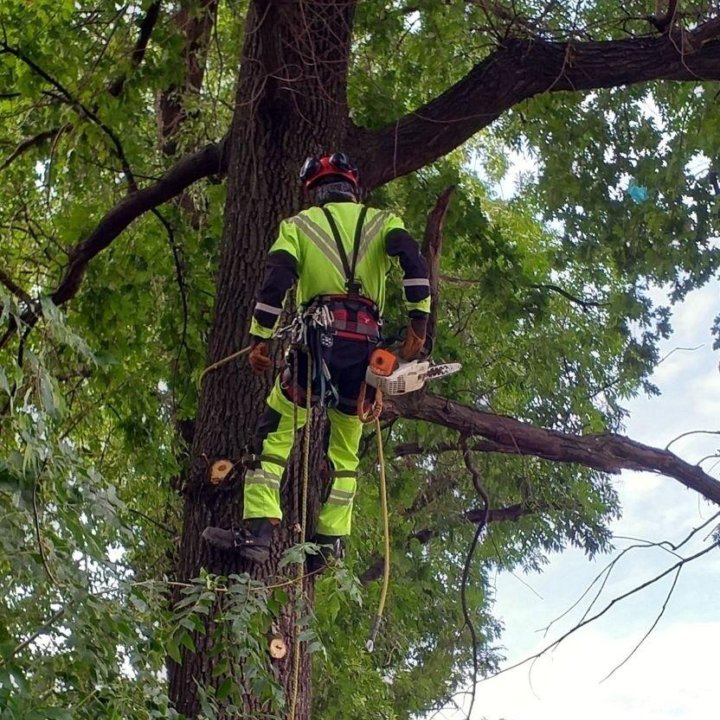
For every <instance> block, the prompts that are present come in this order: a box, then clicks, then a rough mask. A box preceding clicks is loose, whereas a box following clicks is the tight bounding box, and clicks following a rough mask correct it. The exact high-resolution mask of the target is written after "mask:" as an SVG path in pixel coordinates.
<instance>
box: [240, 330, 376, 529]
mask: <svg viewBox="0 0 720 720" xmlns="http://www.w3.org/2000/svg"><path fill="white" fill-rule="evenodd" d="M371 350H372V347H371V346H370V345H369V344H368V343H367V342H363V341H354V340H344V339H339V338H335V341H334V343H333V346H332V347H331V348H327V349H325V350H324V359H325V363H326V365H327V367H328V369H329V371H330V378H331V382H333V384H334V385H335V386H336V388H337V390H338V392H339V396H340V401H339V403H338V406H337V407H336V408H328V411H327V416H328V421H329V425H330V432H329V436H328V437H327V449H326V453H327V458H328V461H329V464H330V470H331V473H332V486H331V488H330V493H329V495H328V496H327V498H326V499H325V501H324V502H323V505H322V507H321V509H320V515H319V517H318V522H317V525H316V528H317V532H318V533H320V534H323V535H334V536H342V535H349V534H350V529H351V524H352V508H353V498H354V497H355V490H356V487H357V469H358V464H359V461H358V447H359V445H360V437H361V435H362V423H361V422H360V420H359V418H358V416H357V397H358V394H359V392H360V386H361V385H362V382H363V381H364V379H365V370H366V369H367V364H368V358H369V354H370V351H371ZM291 362H294V363H295V364H296V365H295V367H291V372H290V373H286V381H285V382H283V381H282V379H281V377H280V376H278V377H277V378H276V379H275V384H274V385H273V389H272V391H271V392H270V395H269V396H268V398H267V409H266V411H265V413H264V415H263V417H262V418H261V420H260V424H259V426H258V430H257V433H256V436H255V453H256V456H257V459H256V462H255V467H254V469H250V470H248V471H247V473H246V475H245V488H244V511H243V517H244V518H245V519H250V518H260V517H265V518H281V517H282V510H281V507H280V481H281V478H282V474H283V471H284V470H285V467H286V465H287V461H288V458H289V456H290V452H291V451H292V447H293V443H294V441H295V433H294V428H295V427H296V426H297V429H301V428H302V427H304V426H305V423H306V422H307V408H306V402H305V401H304V400H303V399H302V398H300V397H298V396H299V395H300V394H302V395H304V394H305V392H307V388H306V384H307V356H306V355H304V354H303V353H298V354H297V355H296V356H294V359H292V360H291ZM287 375H289V376H290V378H289V383H288V378H287ZM295 381H296V382H297V385H298V386H299V387H300V388H302V390H303V392H302V393H298V392H293V388H292V385H293V383H294V382H295ZM284 385H285V386H286V387H283V386H284ZM312 391H313V393H314V394H316V393H317V392H318V391H319V385H318V383H317V382H313V383H312ZM291 398H295V399H296V401H297V405H295V404H294V403H293V401H292V400H291ZM295 413H297V418H296V419H295Z"/></svg>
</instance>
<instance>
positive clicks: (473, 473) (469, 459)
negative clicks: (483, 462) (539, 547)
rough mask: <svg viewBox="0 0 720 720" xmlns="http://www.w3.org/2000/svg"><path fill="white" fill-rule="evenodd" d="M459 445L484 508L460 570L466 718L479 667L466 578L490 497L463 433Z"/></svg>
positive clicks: (486, 517) (469, 712)
mask: <svg viewBox="0 0 720 720" xmlns="http://www.w3.org/2000/svg"><path fill="white" fill-rule="evenodd" d="M460 447H461V448H462V453H463V461H464V462H465V467H466V468H467V469H468V472H469V473H470V476H471V477H472V482H473V485H474V486H475V490H476V491H477V493H478V495H480V497H481V498H482V501H483V506H484V510H485V513H484V517H483V519H482V520H481V521H480V522H478V524H477V527H476V528H475V534H474V535H473V539H472V542H471V543H470V548H469V549H468V553H467V556H466V557H465V564H464V565H463V572H462V582H461V584H460V599H461V602H462V610H463V617H464V618H465V627H467V629H468V631H469V632H470V637H471V639H472V650H473V677H472V690H471V695H470V708H469V710H468V712H467V716H468V718H470V717H471V716H472V711H473V707H474V705H475V689H476V686H477V678H478V671H479V669H480V668H479V662H478V638H477V632H476V631H475V625H474V623H473V620H472V618H471V617H470V607H469V606H468V601H467V584H468V579H469V578H470V566H471V564H472V559H473V556H474V555H475V548H477V545H478V541H479V540H480V535H481V533H482V532H483V530H484V529H485V528H486V527H487V523H488V517H489V511H490V498H489V497H488V494H487V492H486V491H485V488H484V487H483V485H482V480H481V478H480V473H479V472H478V470H477V468H476V467H475V465H474V464H473V462H472V457H471V455H470V449H469V448H468V446H467V437H466V436H464V435H463V436H461V438H460Z"/></svg>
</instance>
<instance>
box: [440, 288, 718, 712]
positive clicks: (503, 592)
mask: <svg viewBox="0 0 720 720" xmlns="http://www.w3.org/2000/svg"><path fill="white" fill-rule="evenodd" d="M718 298H720V284H719V283H714V284H712V285H710V286H707V287H706V288H703V289H701V290H698V291H695V292H694V293H692V294H691V295H690V296H689V298H688V299H687V300H686V301H685V302H684V303H683V304H682V305H681V306H679V307H677V308H676V309H675V311H674V314H673V322H672V324H673V328H674V330H675V332H674V334H673V336H672V337H671V338H670V339H669V340H668V341H665V342H664V343H663V346H662V354H663V355H664V354H667V353H671V351H672V350H673V349H674V348H695V349H693V350H688V349H677V350H675V352H672V353H671V354H670V355H669V356H668V357H667V358H666V359H665V360H664V361H663V362H661V364H660V365H659V366H658V367H657V368H656V371H655V374H654V376H653V381H654V382H655V384H657V385H658V386H659V388H660V390H661V393H662V394H661V395H660V396H659V397H652V398H648V397H647V396H644V395H643V396H640V397H638V398H637V399H634V400H633V401H631V402H630V403H628V406H627V407H628V409H629V410H630V418H629V420H628V421H627V430H626V434H627V435H628V436H629V437H631V438H633V439H635V440H639V441H641V442H644V443H646V444H648V445H654V446H657V447H665V446H666V445H667V444H668V443H669V442H670V441H672V440H673V439H674V438H676V437H677V436H679V435H680V434H682V433H685V432H688V431H690V430H699V429H704V430H716V431H720V421H719V419H718V409H719V408H720V372H719V370H718V360H720V353H718V352H714V351H713V350H712V336H711V333H710V327H711V325H712V321H713V317H714V315H715V314H717V313H718V312H720V303H718ZM719 448H720V435H702V434H693V435H689V436H687V437H684V438H681V439H679V440H678V441H677V442H675V443H673V445H672V448H671V449H672V450H673V452H675V453H677V454H678V455H680V456H681V457H682V458H683V459H685V460H687V461H689V462H693V463H695V462H697V461H699V460H700V459H701V458H703V457H705V456H707V455H711V454H714V453H717V452H719ZM715 462H717V460H716V459H710V460H706V461H704V462H703V467H704V468H705V470H706V471H710V469H711V468H712V467H713V465H714V463H715ZM711 474H712V475H713V476H714V477H716V478H720V464H718V465H717V466H716V467H715V468H714V469H713V470H712V472H711ZM614 483H615V486H616V488H617V489H618V492H619V495H620V500H621V503H622V506H623V516H622V518H621V519H620V520H618V521H617V522H615V523H613V525H612V530H613V533H614V535H615V538H616V539H615V541H614V545H615V546H616V548H617V549H618V551H619V550H621V549H622V548H625V547H627V546H629V545H632V544H637V543H634V542H633V541H631V540H625V539H623V538H624V537H630V538H636V539H643V540H649V541H654V542H657V541H662V540H669V541H672V542H674V543H677V542H679V541H681V540H682V539H684V538H685V537H686V536H687V535H688V534H689V533H690V532H691V531H692V530H693V529H694V528H697V527H698V526H700V525H702V524H703V523H704V522H705V521H707V520H709V519H710V518H711V517H712V515H713V514H714V512H715V510H713V508H712V507H711V506H710V504H709V503H708V502H706V501H704V500H703V499H702V498H699V496H698V495H697V494H696V493H694V492H692V491H690V490H687V489H685V488H684V486H682V485H681V484H680V483H679V482H677V481H676V480H673V479H671V478H665V477H663V476H658V475H654V474H650V473H637V472H624V473H623V474H622V475H621V476H619V477H618V478H617V479H616V480H615V481H614ZM717 523H718V520H716V521H714V522H713V523H711V524H710V525H709V526H708V527H707V528H706V529H704V530H703V531H701V532H699V533H697V536H696V538H695V539H694V540H693V541H692V542H690V543H689V544H688V545H687V546H684V547H683V548H682V549H681V550H680V551H679V552H680V553H681V554H682V555H683V556H687V555H691V554H694V553H695V552H698V551H699V550H701V549H703V548H706V547H708V545H710V544H711V542H712V539H711V538H710V537H708V536H709V534H710V532H711V530H712V529H713V528H714V527H715V526H716V525H717ZM617 554H618V553H617V552H616V553H613V554H612V555H609V556H608V555H604V556H601V557H599V558H597V559H596V560H595V561H593V562H590V561H588V559H587V558H586V557H585V556H584V555H583V554H582V552H580V551H567V552H565V553H562V554H558V555H553V556H552V558H551V562H550V564H549V565H548V566H547V567H546V569H545V570H544V572H543V573H542V574H530V575H512V574H506V573H502V574H499V575H498V576H497V577H496V578H495V589H496V604H495V615H496V616H497V617H499V618H500V619H501V620H502V621H503V623H504V624H505V632H504V634H503V638H502V641H501V645H502V646H503V647H504V649H505V654H506V656H507V661H506V662H505V663H504V664H503V667H507V666H509V665H512V664H514V663H516V662H518V661H520V660H523V659H524V658H526V657H528V656H531V655H533V654H534V653H537V652H538V651H540V650H541V649H542V648H544V647H546V646H547V645H548V644H550V643H551V642H552V641H553V640H555V639H556V638H558V637H559V636H561V635H562V634H563V633H564V632H566V631H567V630H569V629H570V628H572V627H573V626H574V624H575V623H576V622H578V621H579V619H580V618H581V617H582V615H583V613H584V612H585V610H586V609H587V606H588V604H589V599H590V598H591V596H590V595H588V598H586V600H585V601H584V602H583V603H582V604H581V605H579V606H578V608H577V609H576V610H575V611H573V612H571V613H570V614H568V615H567V616H566V617H564V618H563V619H562V620H559V621H558V622H557V623H555V624H553V625H552V627H551V628H550V629H549V631H547V632H545V630H544V628H546V627H547V626H548V625H549V624H550V623H552V622H553V621H554V620H555V619H556V618H558V617H559V616H561V615H562V614H563V613H565V611H566V610H568V608H570V607H571V606H572V605H573V604H574V603H575V602H576V601H577V600H578V599H579V598H580V597H581V595H582V594H583V592H584V591H585V589H586V588H587V587H588V586H589V585H590V584H591V583H592V582H593V579H594V578H595V577H596V576H597V575H598V573H600V572H601V571H602V569H603V568H604V567H605V566H606V565H607V563H608V562H609V561H610V560H611V559H612V558H613V557H615V556H617ZM677 560H678V558H677V557H676V556H674V555H672V554H671V553H670V552H669V551H667V550H663V549H660V548H641V549H635V550H632V551H630V552H628V553H626V554H625V555H624V556H623V558H622V559H621V560H620V561H618V563H617V565H616V567H615V570H614V571H613V573H612V575H611V576H610V579H609V581H608V582H607V584H606V586H605V588H604V590H603V592H602V594H601V596H600V598H599V600H598V601H597V604H596V606H595V610H601V609H602V608H604V607H605V606H606V605H608V603H609V602H610V601H611V600H612V599H613V598H614V597H616V596H617V595H619V594H622V593H624V592H627V591H628V590H630V589H632V588H633V587H636V586H637V585H639V584H642V583H643V582H645V581H646V580H648V579H650V578H652V577H654V576H655V575H657V574H659V573H660V572H662V571H663V570H665V569H666V568H668V567H670V566H671V565H673V564H674V563H676V562H677ZM672 579H673V578H672V575H670V576H668V577H666V578H664V579H663V580H661V581H660V582H659V583H656V584H655V585H653V586H652V587H650V588H648V589H646V590H644V591H642V592H641V593H638V594H637V595H635V596H633V598H631V599H628V600H626V601H623V602H622V603H618V604H616V605H615V606H613V608H612V609H611V610H610V611H609V612H608V613H606V614H605V615H604V616H603V617H602V618H600V619H599V620H597V621H595V622H593V623H591V624H589V625H588V626H586V627H584V628H583V629H581V630H580V631H578V632H577V633H575V634H574V635H572V636H570V637H569V638H568V639H567V640H565V641H564V642H563V643H562V644H561V645H560V646H559V647H558V648H557V649H555V650H554V651H552V652H548V653H546V654H545V655H544V656H543V657H542V658H540V659H539V660H537V661H536V662H535V663H534V664H530V663H527V664H525V665H522V666H521V667H519V668H517V669H514V670H510V671H508V672H506V673H503V674H501V675H499V676H497V677H495V678H492V679H488V680H485V681H482V682H480V683H479V684H478V686H477V699H476V702H475V710H474V712H473V715H472V720H482V719H483V718H486V719H487V720H578V718H582V720H601V719H602V720H711V719H712V720H717V718H718V717H719V716H720V710H719V709H718V700H717V684H718V680H717V669H718V663H717V656H718V655H717V653H718V647H720V550H713V551H712V552H711V553H709V554H707V555H705V556H703V557H702V558H700V559H698V560H697V561H695V562H694V563H689V564H687V565H685V566H684V567H683V570H682V572H681V574H680V576H679V579H678V582H677V584H676V587H675V589H674V592H673V593H672V595H671V597H670V599H669V601H668V602H667V607H666V609H665V612H664V614H663V616H662V618H661V619H660V620H659V622H658V624H657V626H656V627H655V629H654V630H653V631H652V633H651V634H650V635H649V637H648V638H647V640H646V641H645V642H644V643H643V644H642V645H641V646H640V648H639V649H638V650H637V651H636V652H635V653H634V655H632V657H631V658H630V659H629V660H628V661H627V662H626V663H625V664H624V665H623V666H622V667H620V668H619V669H618V670H617V671H616V672H615V673H614V674H612V675H611V677H610V678H609V679H607V680H605V681H603V678H604V677H605V676H606V675H608V673H610V672H611V671H612V670H613V669H614V668H615V667H616V666H617V665H619V664H620V663H622V662H623V660H624V659H625V658H626V657H627V656H628V655H629V654H630V653H631V652H632V651H633V648H634V647H635V646H636V645H637V643H638V642H640V640H641V639H642V638H643V635H645V633H646V632H647V631H648V630H649V629H650V628H651V626H652V625H653V623H654V622H655V620H656V618H657V616H658V613H659V612H660V611H661V608H662V606H663V603H664V602H665V600H666V597H667V595H668V591H669V589H670V586H671V584H672ZM596 587H597V586H596ZM439 717H445V718H448V719H449V718H453V720H455V719H456V718H459V717H461V716H460V715H459V714H457V713H455V714H451V713H447V714H445V715H444V716H443V715H441V716H439Z"/></svg>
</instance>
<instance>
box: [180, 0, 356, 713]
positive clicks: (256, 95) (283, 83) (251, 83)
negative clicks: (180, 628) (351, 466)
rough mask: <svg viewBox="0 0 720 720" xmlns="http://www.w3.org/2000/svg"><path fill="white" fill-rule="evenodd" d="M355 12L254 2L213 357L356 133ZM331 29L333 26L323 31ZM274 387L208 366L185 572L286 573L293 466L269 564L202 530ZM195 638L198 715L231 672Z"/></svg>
mask: <svg viewBox="0 0 720 720" xmlns="http://www.w3.org/2000/svg"><path fill="white" fill-rule="evenodd" d="M353 12H354V2H345V3H335V2H318V3H305V4H300V3H279V2H273V1H272V0H270V1H268V0H256V2H253V3H252V4H251V7H250V10H249V14H248V19H247V24H246V35H245V46H244V49H243V54H242V63H241V68H240V74H239V80H238V86H237V93H236V106H235V114H234V119H233V124H232V129H231V132H230V137H229V151H228V152H229V158H228V199H227V204H226V208H225V230H224V235H223V239H222V247H221V258H220V266H219V270H218V276H217V297H216V306H215V315H214V321H213V327H212V334H211V338H210V347H209V356H208V361H209V362H215V361H217V360H219V359H221V358H223V357H226V356H228V355H229V354H231V353H232V352H234V351H236V350H237V349H238V348H240V347H244V346H245V345H246V344H247V342H248V336H247V329H248V327H249V321H250V316H251V313H252V309H253V306H254V302H253V298H254V295H255V291H256V288H257V284H258V282H259V281H260V279H261V277H262V272H263V261H264V256H265V253H266V251H267V249H268V247H269V245H270V243H271V242H272V240H273V239H274V235H275V233H276V231H277V226H278V223H279V221H280V220H281V219H282V218H283V217H287V216H289V215H292V214H293V213H295V212H297V211H298V210H299V209H300V208H301V206H302V197H301V194H300V190H299V188H298V183H297V171H298V168H299V167H300V165H301V163H302V160H303V159H304V157H305V156H306V155H307V154H309V153H314V152H320V151H323V150H327V149H329V148H333V147H341V146H343V143H344V141H345V139H346V135H347V123H348V120H347V118H348V112H347V100H346V77H347V67H348V56H349V47H350V31H351V25H352V16H353ZM323 28H325V29H330V30H331V32H322V31H318V30H319V29H323ZM269 387H270V378H263V379H260V380H259V379H257V378H255V377H254V376H253V375H252V374H251V373H250V371H249V368H248V365H247V364H246V363H231V364H226V365H224V366H222V367H220V368H219V369H217V370H216V371H214V372H212V373H210V374H208V375H207V376H206V379H205V382H204V385H203V392H202V396H201V400H200V408H199V412H198V416H197V422H196V427H195V435H194V444H193V448H192V465H191V467H190V470H189V473H188V476H187V479H186V482H185V487H184V494H185V511H184V523H183V534H182V539H181V543H180V548H179V551H178V566H177V577H178V579H183V580H184V579H188V578H193V577H196V576H197V575H198V574H199V572H200V569H201V568H203V567H204V568H207V569H209V570H210V571H212V572H217V573H222V574H229V573H233V572H241V571H245V570H250V571H251V572H252V573H253V575H254V576H255V577H256V578H258V579H260V580H263V581H269V580H270V579H271V578H273V577H275V576H276V575H277V565H278V561H279V560H280V557H281V555H282V553H283V552H284V550H285V549H286V548H287V547H289V546H290V545H292V544H294V543H295V542H297V541H298V536H297V535H296V534H295V532H294V531H293V526H294V525H295V524H296V523H297V522H298V520H299V497H298V495H299V492H298V483H297V482H296V478H295V477H294V475H293V474H292V473H291V474H290V478H289V482H288V483H286V486H285V488H284V490H283V504H284V510H285V518H284V520H283V523H282V525H281V527H280V529H279V532H278V533H277V535H278V542H276V543H275V544H274V546H273V549H272V554H271V558H270V560H269V561H268V563H266V564H265V565H263V566H262V567H260V568H249V567H245V566H244V565H243V564H242V563H238V562H237V561H236V560H235V559H234V558H233V557H231V556H228V555H226V554H223V553H214V552H209V551H208V548H207V546H206V545H205V544H204V542H203V541H202V540H201V537H200V535H201V533H202V530H203V528H204V527H205V526H206V525H220V526H225V527H228V526H230V525H231V524H237V523H238V522H239V520H240V518H241V484H240V482H239V481H240V477H238V475H241V474H242V473H241V472H239V473H237V474H233V476H232V479H231V480H230V481H229V482H227V483H225V484H223V485H221V486H220V487H219V488H215V487H214V486H212V485H211V484H210V482H209V463H210V462H212V461H213V460H215V459H217V458H227V459H229V460H231V461H232V462H234V463H235V462H237V461H238V460H239V459H240V457H241V456H242V454H243V451H244V448H245V446H246V444H248V443H249V442H251V440H252V432H253V428H254V427H255V426H256V424H257V420H258V417H259V414H260V412H261V411H262V408H263V403H264V398H265V396H266V395H267V392H268V391H269ZM315 485H317V483H316V484H315ZM314 489H315V490H316V491H317V487H315V488H314ZM309 582H312V581H311V580H310V581H309ZM307 590H308V591H309V592H311V590H312V589H311V588H310V587H308V588H307ZM280 632H281V633H282V635H283V636H284V638H285V640H286V643H287V645H288V647H289V648H292V645H293V638H294V633H293V624H292V617H291V615H289V614H288V615H286V616H284V617H283V619H282V623H281V625H280ZM195 643H196V648H197V652H196V653H189V652H186V653H185V655H184V657H183V662H182V664H175V663H172V662H171V663H170V694H171V697H172V699H173V701H174V702H175V705H176V707H177V709H178V710H179V711H180V712H182V713H183V714H185V715H187V716H189V717H194V716H196V715H197V712H198V709H199V704H198V695H197V689H196V683H199V684H201V685H207V686H216V687H217V685H218V684H219V683H220V682H221V681H222V677H220V678H213V677H212V661H211V660H210V659H209V658H210V651H211V650H212V643H213V639H212V636H211V634H210V633H208V634H207V635H198V636H197V637H196V638H195ZM292 662H293V658H292V652H290V653H288V656H287V658H286V659H285V661H284V662H282V663H281V664H279V665H278V673H279V679H280V682H281V683H282V684H283V685H284V686H285V687H286V688H289V687H290V674H291V669H292ZM302 667H303V670H302V676H301V692H300V697H299V703H298V706H297V709H296V713H295V718H296V719H297V720H304V719H305V718H308V717H309V709H310V705H309V704H310V693H309V663H307V662H303V666H302ZM245 712H246V713H248V714H250V715H251V714H252V713H253V712H257V713H259V712H261V708H260V706H259V703H258V701H257V699H255V698H252V697H247V698H246V708H245Z"/></svg>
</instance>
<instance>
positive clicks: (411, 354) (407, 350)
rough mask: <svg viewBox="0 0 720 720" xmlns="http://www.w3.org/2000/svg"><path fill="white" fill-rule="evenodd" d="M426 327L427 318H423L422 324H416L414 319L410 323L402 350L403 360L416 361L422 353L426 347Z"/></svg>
mask: <svg viewBox="0 0 720 720" xmlns="http://www.w3.org/2000/svg"><path fill="white" fill-rule="evenodd" d="M425 326H426V321H425V318H422V322H416V319H415V318H413V319H411V320H410V322H409V323H408V327H407V334H406V335H405V342H404V343H403V346H402V347H401V348H400V357H401V358H402V359H403V360H405V361H407V360H415V359H416V358H417V357H419V356H420V353H422V351H423V348H424V347H425Z"/></svg>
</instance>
